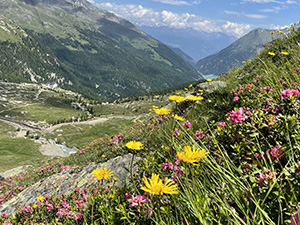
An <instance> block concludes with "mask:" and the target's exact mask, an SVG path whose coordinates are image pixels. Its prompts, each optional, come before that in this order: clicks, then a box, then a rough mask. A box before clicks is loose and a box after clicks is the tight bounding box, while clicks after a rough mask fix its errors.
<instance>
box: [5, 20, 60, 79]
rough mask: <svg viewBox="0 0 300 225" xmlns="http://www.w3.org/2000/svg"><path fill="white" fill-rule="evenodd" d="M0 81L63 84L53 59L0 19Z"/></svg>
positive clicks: (42, 48)
mask: <svg viewBox="0 0 300 225" xmlns="http://www.w3.org/2000/svg"><path fill="white" fill-rule="evenodd" d="M0 56H1V61H0V79H1V80H5V81H9V80H13V81H15V82H26V81H30V82H42V83H47V82H56V83H58V84H61V83H63V82H64V81H65V78H64V76H65V71H64V70H63V69H62V67H61V64H60V63H59V60H58V59H57V58H56V56H55V55H54V54H53V53H52V52H51V51H50V50H49V49H48V48H46V47H45V46H44V45H42V44H40V43H39V42H38V41H36V40H35V39H34V38H32V37H31V36H30V35H29V34H28V33H27V32H26V31H25V30H24V29H22V28H21V27H20V26H18V25H17V24H16V23H14V22H13V21H11V20H9V19H7V18H5V17H3V16H0Z"/></svg>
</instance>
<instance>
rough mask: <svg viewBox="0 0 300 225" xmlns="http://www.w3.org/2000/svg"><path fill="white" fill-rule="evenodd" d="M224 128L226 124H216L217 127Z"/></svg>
mask: <svg viewBox="0 0 300 225" xmlns="http://www.w3.org/2000/svg"><path fill="white" fill-rule="evenodd" d="M225 126H226V123H225V122H220V123H219V124H218V127H225Z"/></svg>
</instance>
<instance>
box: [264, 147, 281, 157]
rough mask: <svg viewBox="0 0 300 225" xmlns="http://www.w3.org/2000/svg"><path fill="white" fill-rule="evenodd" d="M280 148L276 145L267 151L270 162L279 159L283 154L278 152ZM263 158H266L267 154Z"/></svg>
mask: <svg viewBox="0 0 300 225" xmlns="http://www.w3.org/2000/svg"><path fill="white" fill-rule="evenodd" d="M280 147H281V146H280V145H277V146H275V147H273V148H271V149H269V150H268V152H269V154H270V156H271V159H272V160H274V159H276V158H279V157H280V156H281V155H282V154H283V153H282V152H281V151H279V150H278V149H279V148H280ZM264 156H265V158H266V157H267V154H266V153H265V155H264Z"/></svg>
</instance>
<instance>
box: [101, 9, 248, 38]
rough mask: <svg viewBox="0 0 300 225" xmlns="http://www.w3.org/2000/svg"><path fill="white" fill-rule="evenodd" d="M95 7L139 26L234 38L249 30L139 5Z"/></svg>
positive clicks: (235, 24)
mask: <svg viewBox="0 0 300 225" xmlns="http://www.w3.org/2000/svg"><path fill="white" fill-rule="evenodd" d="M96 5H97V6H98V7H99V8H101V9H106V10H108V11H111V12H113V13H115V14H117V15H118V16H120V17H122V18H125V19H127V20H129V21H131V22H132V23H134V24H136V25H139V26H142V25H145V26H153V27H154V26H157V27H159V26H168V27H172V28H189V29H194V30H199V31H200V30H201V31H205V32H210V33H211V32H224V33H227V34H230V35H233V36H236V37H240V36H242V35H244V34H245V33H246V32H248V31H250V29H251V26H250V25H249V24H237V23H231V22H229V21H225V22H217V21H214V20H209V19H205V18H202V17H200V16H196V15H194V14H191V13H182V14H177V13H174V12H171V11H167V10H164V11H161V12H157V11H154V10H153V9H151V8H144V7H143V6H141V5H132V4H130V5H118V4H114V3H99V4H96ZM250 16H251V15H250Z"/></svg>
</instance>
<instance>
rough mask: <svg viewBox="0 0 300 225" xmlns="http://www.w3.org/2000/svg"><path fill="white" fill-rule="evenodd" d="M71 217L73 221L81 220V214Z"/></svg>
mask: <svg viewBox="0 0 300 225" xmlns="http://www.w3.org/2000/svg"><path fill="white" fill-rule="evenodd" d="M73 217H74V219H75V220H81V218H82V214H81V213H77V214H75V215H74V216H73Z"/></svg>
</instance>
